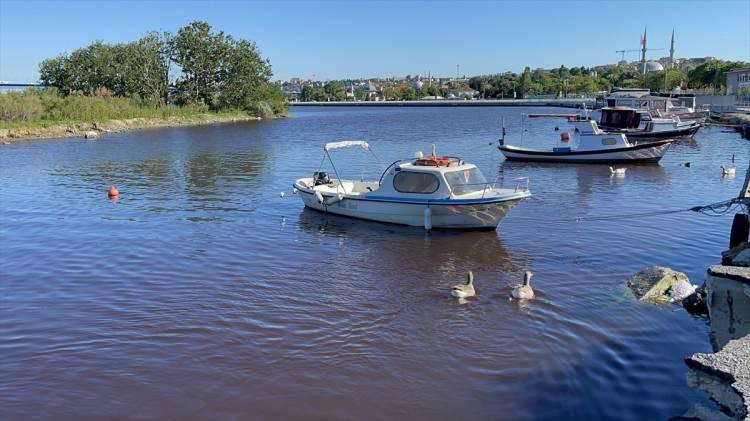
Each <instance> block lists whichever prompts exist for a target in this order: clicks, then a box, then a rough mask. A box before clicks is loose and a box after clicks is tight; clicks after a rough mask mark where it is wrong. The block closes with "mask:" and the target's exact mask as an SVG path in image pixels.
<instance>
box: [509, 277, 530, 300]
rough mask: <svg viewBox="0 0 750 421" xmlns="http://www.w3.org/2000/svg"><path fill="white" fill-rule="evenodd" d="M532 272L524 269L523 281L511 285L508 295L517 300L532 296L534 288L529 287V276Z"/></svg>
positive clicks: (528, 298) (527, 298)
mask: <svg viewBox="0 0 750 421" xmlns="http://www.w3.org/2000/svg"><path fill="white" fill-rule="evenodd" d="M533 275H534V274H533V273H531V272H529V271H526V273H524V275H523V283H522V284H519V285H516V286H514V287H513V290H512V291H511V292H510V295H511V296H513V298H516V299H518V300H530V299H532V298H534V290H533V289H531V277H532V276H533Z"/></svg>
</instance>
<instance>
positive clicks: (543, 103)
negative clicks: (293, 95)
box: [289, 98, 596, 108]
mask: <svg viewBox="0 0 750 421" xmlns="http://www.w3.org/2000/svg"><path fill="white" fill-rule="evenodd" d="M595 102H596V101H595V100H594V99H592V98H575V99H573V98H559V99H477V100H460V99H458V100H452V99H430V100H414V101H312V102H290V103H289V105H291V106H293V107H316V106H318V107H565V108H581V107H582V106H583V104H586V107H587V108H593V107H594V104H595Z"/></svg>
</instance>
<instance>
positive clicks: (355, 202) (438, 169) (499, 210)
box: [294, 140, 531, 230]
mask: <svg viewBox="0 0 750 421" xmlns="http://www.w3.org/2000/svg"><path fill="white" fill-rule="evenodd" d="M349 147H361V148H362V149H364V150H366V151H370V152H372V150H371V149H370V145H368V144H367V142H364V141H361V140H348V141H340V142H332V143H328V144H326V145H325V147H324V148H323V150H324V152H325V155H326V156H327V157H328V159H329V161H330V162H331V166H332V168H333V170H334V173H335V178H333V179H332V178H331V177H330V176H329V175H328V174H327V173H325V172H320V171H318V172H315V173H314V174H313V177H308V178H300V179H298V180H297V181H296V182H295V183H294V188H295V189H296V191H297V194H298V195H299V196H300V197H301V198H302V201H303V202H304V203H305V206H307V207H308V208H311V209H315V210H319V211H323V212H330V213H334V214H337V215H344V216H349V217H354V218H360V219H367V220H371V221H378V222H387V223H393V224H401V225H410V226H422V227H424V228H425V229H428V230H429V229H432V228H465V229H495V228H496V227H497V225H498V224H499V223H500V221H501V220H502V219H503V217H504V216H505V215H506V214H507V213H508V212H509V211H510V210H511V209H512V208H513V207H514V206H515V205H516V204H518V203H519V202H520V201H522V200H523V199H526V198H528V197H530V196H531V193H530V192H529V189H528V178H525V177H523V178H519V179H514V182H515V186H514V187H513V188H502V187H499V186H498V185H496V183H488V182H487V181H486V180H485V178H484V176H483V175H482V173H481V172H480V171H479V169H478V168H477V167H476V166H475V165H473V164H470V163H466V162H464V161H463V160H461V159H460V158H456V157H446V156H443V157H438V156H435V154H434V150H433V154H432V155H431V156H427V157H424V156H422V154H421V153H420V152H418V153H417V154H416V155H415V158H412V159H404V160H398V161H396V162H394V163H392V164H391V165H389V166H387V167H386V168H385V170H384V171H383V174H382V175H381V177H380V180H378V181H355V180H344V179H341V178H340V177H339V175H338V171H337V170H336V166H335V165H334V163H333V160H332V159H331V154H330V152H331V151H333V150H336V149H340V148H349ZM373 155H374V154H373ZM376 158H377V157H376Z"/></svg>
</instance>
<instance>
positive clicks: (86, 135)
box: [83, 130, 99, 139]
mask: <svg viewBox="0 0 750 421" xmlns="http://www.w3.org/2000/svg"><path fill="white" fill-rule="evenodd" d="M83 137H84V138H85V139H96V138H97V137H99V133H97V132H95V131H93V130H89V131H87V132H84V133H83Z"/></svg>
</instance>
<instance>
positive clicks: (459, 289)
mask: <svg viewBox="0 0 750 421" xmlns="http://www.w3.org/2000/svg"><path fill="white" fill-rule="evenodd" d="M451 295H452V296H454V297H456V298H466V297H473V296H475V295H476V291H474V274H473V273H472V272H471V271H469V273H467V274H466V283H465V284H456V285H453V288H451Z"/></svg>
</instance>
